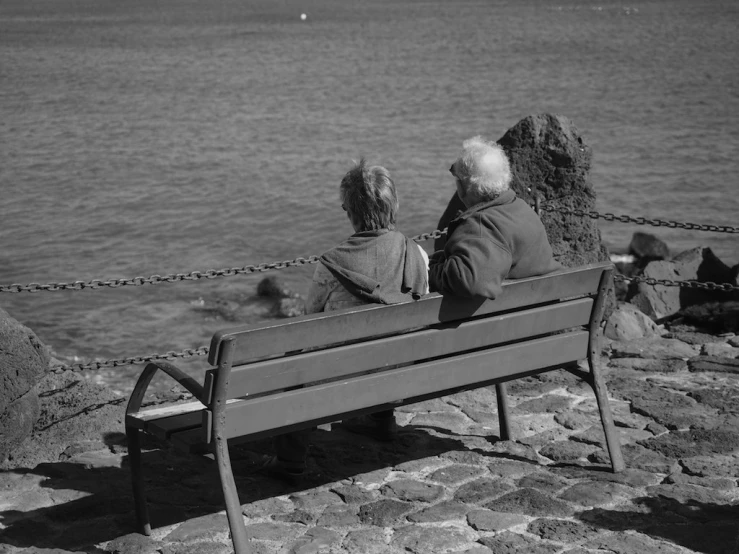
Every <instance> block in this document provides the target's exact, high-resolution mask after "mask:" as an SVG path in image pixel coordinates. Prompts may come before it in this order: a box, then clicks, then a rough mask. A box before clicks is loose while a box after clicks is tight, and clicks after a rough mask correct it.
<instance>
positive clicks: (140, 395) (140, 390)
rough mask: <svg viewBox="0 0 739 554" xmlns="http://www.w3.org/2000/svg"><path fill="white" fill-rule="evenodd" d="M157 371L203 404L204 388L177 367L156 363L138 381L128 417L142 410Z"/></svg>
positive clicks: (160, 362) (130, 401)
mask: <svg viewBox="0 0 739 554" xmlns="http://www.w3.org/2000/svg"><path fill="white" fill-rule="evenodd" d="M157 370H162V371H163V372H164V373H166V374H167V375H169V376H170V377H172V379H174V380H175V381H177V382H178V383H179V384H180V385H182V386H183V387H184V388H185V389H187V390H188V391H189V392H191V393H192V395H193V396H194V397H195V398H196V399H197V400H199V401H200V402H201V403H202V402H203V386H202V385H201V384H200V383H198V382H197V381H196V380H195V379H193V378H192V377H190V376H189V375H187V374H186V373H185V372H184V371H182V370H181V369H180V368H178V367H177V366H176V365H174V364H171V363H169V362H164V361H156V362H151V363H149V364H147V365H146V367H145V368H144V371H142V372H141V376H140V377H139V379H138V381H136V386H135V387H134V388H133V392H132V393H131V398H130V399H129V401H128V406H126V415H128V414H134V413H136V412H138V411H139V408H141V402H142V401H143V400H144V395H145V394H146V389H147V388H149V383H150V382H151V379H152V377H154V374H155V373H156V372H157Z"/></svg>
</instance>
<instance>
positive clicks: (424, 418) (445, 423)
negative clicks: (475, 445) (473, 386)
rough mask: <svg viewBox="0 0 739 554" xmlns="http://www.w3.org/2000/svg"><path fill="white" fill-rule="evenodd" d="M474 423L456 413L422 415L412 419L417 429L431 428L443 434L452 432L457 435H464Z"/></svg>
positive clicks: (412, 423)
mask: <svg viewBox="0 0 739 554" xmlns="http://www.w3.org/2000/svg"><path fill="white" fill-rule="evenodd" d="M471 423H472V421H471V420H470V419H469V418H468V417H466V416H465V415H464V414H462V413H455V412H429V413H420V414H418V415H416V416H415V417H414V418H413V419H411V425H414V426H417V427H430V428H432V429H436V430H439V431H440V432H442V433H446V432H452V433H454V434H456V435H464V434H466V432H467V428H468V427H469V426H470V424H471Z"/></svg>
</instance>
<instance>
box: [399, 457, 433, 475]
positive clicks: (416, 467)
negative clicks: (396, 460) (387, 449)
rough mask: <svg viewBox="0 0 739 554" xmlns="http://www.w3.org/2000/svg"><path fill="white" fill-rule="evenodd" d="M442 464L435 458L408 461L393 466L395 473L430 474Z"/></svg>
mask: <svg viewBox="0 0 739 554" xmlns="http://www.w3.org/2000/svg"><path fill="white" fill-rule="evenodd" d="M443 465H444V462H443V461H442V460H440V459H438V458H436V457H432V458H422V459H420V460H408V461H407V462H403V463H400V464H398V465H396V466H395V468H394V469H395V471H404V472H406V473H417V472H422V473H425V472H430V471H434V470H435V469H436V468H439V467H442V466H443Z"/></svg>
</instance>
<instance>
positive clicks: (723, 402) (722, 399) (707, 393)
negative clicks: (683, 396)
mask: <svg viewBox="0 0 739 554" xmlns="http://www.w3.org/2000/svg"><path fill="white" fill-rule="evenodd" d="M688 396H689V397H691V398H693V399H695V401H696V402H698V403H699V404H702V405H704V406H710V407H711V408H716V409H718V410H719V412H720V413H739V388H733V387H722V388H719V389H708V388H702V389H698V390H692V391H690V392H688Z"/></svg>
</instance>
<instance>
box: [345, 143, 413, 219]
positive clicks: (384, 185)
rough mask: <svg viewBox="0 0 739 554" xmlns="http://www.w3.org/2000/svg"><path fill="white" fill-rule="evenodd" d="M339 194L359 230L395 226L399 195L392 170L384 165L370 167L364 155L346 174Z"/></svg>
mask: <svg viewBox="0 0 739 554" xmlns="http://www.w3.org/2000/svg"><path fill="white" fill-rule="evenodd" d="M339 195H340V196H341V205H342V206H343V208H344V209H345V210H346V211H347V212H348V213H349V217H350V218H351V220H352V222H353V223H354V224H355V225H356V226H357V227H358V228H359V231H375V230H378V229H394V228H395V217H396V215H397V213H398V206H399V202H398V194H397V192H395V183H393V180H392V179H391V178H390V173H389V172H388V170H387V169H385V168H384V167H382V166H381V165H373V166H368V165H367V162H366V161H365V159H364V158H362V159H361V160H360V161H359V163H358V164H356V165H355V166H354V167H353V168H351V169H350V170H349V171H348V172H347V174H346V175H344V178H343V179H342V180H341V186H340V187H339Z"/></svg>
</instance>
